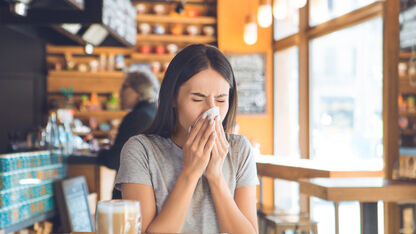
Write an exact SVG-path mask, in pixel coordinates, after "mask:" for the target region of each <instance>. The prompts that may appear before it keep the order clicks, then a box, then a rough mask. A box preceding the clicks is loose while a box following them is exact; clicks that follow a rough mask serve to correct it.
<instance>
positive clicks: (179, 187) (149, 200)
mask: <svg viewBox="0 0 416 234" xmlns="http://www.w3.org/2000/svg"><path fill="white" fill-rule="evenodd" d="M197 183H198V180H197V179H196V180H195V179H193V178H192V177H190V176H187V175H185V174H184V173H181V174H180V175H179V177H178V180H177V181H176V184H175V186H174V187H173V190H172V192H171V193H170V195H169V197H168V200H167V201H166V203H165V205H164V206H163V209H162V210H161V211H160V213H159V214H158V216H157V217H155V215H156V203H155V197H154V191H153V188H152V187H151V186H149V185H143V184H122V194H123V199H127V200H137V201H140V206H141V211H142V232H150V233H153V232H154V233H162V232H163V233H179V232H181V231H182V226H183V224H184V222H185V218H186V215H187V213H188V208H189V205H190V204H191V200H192V195H193V193H194V190H195V187H196V184H197Z"/></svg>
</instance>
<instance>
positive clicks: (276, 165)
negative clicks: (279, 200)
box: [256, 155, 383, 181]
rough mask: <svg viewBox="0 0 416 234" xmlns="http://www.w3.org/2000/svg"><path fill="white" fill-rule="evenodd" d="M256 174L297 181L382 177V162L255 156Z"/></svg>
mask: <svg viewBox="0 0 416 234" xmlns="http://www.w3.org/2000/svg"><path fill="white" fill-rule="evenodd" d="M256 164H257V174H258V175H259V176H267V177H271V178H276V179H284V180H290V181H298V180H299V179H300V178H317V177H329V178H333V177H382V176H383V165H382V162H378V163H377V162H375V161H373V160H372V161H369V162H368V163H363V162H362V161H360V163H357V162H354V161H345V162H340V161H332V162H328V161H319V160H309V159H293V158H288V157H284V156H269V155H258V156H256Z"/></svg>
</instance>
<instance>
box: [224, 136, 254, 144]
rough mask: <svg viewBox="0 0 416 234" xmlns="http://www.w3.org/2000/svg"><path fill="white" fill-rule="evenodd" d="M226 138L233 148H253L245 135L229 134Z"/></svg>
mask: <svg viewBox="0 0 416 234" xmlns="http://www.w3.org/2000/svg"><path fill="white" fill-rule="evenodd" d="M226 137H227V139H228V142H229V143H230V145H231V147H251V144H250V142H249V141H248V139H247V137H245V136H243V135H238V134H231V133H227V134H226Z"/></svg>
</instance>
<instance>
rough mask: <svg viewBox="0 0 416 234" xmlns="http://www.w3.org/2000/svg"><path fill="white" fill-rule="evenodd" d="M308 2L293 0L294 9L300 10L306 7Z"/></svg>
mask: <svg viewBox="0 0 416 234" xmlns="http://www.w3.org/2000/svg"><path fill="white" fill-rule="evenodd" d="M307 2H308V0H295V7H296V8H302V7H304V6H305V5H306V3H307Z"/></svg>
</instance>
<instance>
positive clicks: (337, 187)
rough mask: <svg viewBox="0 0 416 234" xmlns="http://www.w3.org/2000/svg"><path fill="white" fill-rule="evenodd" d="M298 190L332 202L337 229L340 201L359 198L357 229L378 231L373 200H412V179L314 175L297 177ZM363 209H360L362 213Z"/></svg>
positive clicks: (414, 189) (414, 187)
mask: <svg viewBox="0 0 416 234" xmlns="http://www.w3.org/2000/svg"><path fill="white" fill-rule="evenodd" d="M299 185H300V192H301V193H303V194H306V195H309V196H315V197H318V198H321V199H325V200H328V201H333V202H334V205H335V229H336V233H339V216H338V211H339V210H338V206H339V202H340V201H359V202H360V205H361V206H362V209H361V211H362V214H361V224H362V225H361V232H362V233H366V234H367V233H370V234H372V233H378V229H377V202H378V201H384V202H408V201H414V200H416V183H412V182H402V181H393V180H386V179H382V178H314V179H300V180H299ZM363 210H364V213H363Z"/></svg>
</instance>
